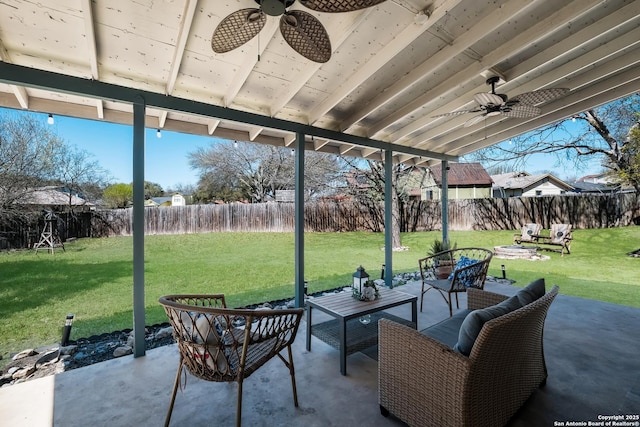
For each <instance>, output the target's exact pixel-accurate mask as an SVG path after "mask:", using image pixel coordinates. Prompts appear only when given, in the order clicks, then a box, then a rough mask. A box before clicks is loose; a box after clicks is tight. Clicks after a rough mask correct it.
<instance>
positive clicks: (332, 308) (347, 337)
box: [307, 288, 418, 375]
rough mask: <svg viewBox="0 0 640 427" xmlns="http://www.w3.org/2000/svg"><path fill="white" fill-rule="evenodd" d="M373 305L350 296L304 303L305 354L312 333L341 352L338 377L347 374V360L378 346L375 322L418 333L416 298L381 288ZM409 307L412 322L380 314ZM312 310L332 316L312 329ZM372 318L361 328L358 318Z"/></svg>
mask: <svg viewBox="0 0 640 427" xmlns="http://www.w3.org/2000/svg"><path fill="white" fill-rule="evenodd" d="M379 292H380V298H378V299H377V300H375V301H358V300H356V299H355V298H353V297H352V296H351V293H349V292H341V293H338V294H332V295H325V296H321V297H317V298H314V299H310V300H308V301H307V351H311V333H312V328H313V331H314V335H315V336H317V337H318V338H320V339H321V340H322V341H324V342H326V343H327V344H329V345H331V346H332V347H334V348H337V349H339V350H340V373H341V374H342V375H346V374H347V356H348V355H349V354H352V353H355V352H357V351H360V350H364V349H365V348H368V347H371V346H372V345H375V344H377V343H378V319H380V318H382V317H384V318H388V319H392V320H395V321H397V322H399V323H404V324H406V325H408V326H411V327H413V328H414V329H417V327H418V308H417V307H418V305H417V301H418V297H417V296H415V295H410V294H407V293H405V292H400V291H396V290H392V289H388V288H380V289H379ZM408 303H410V304H411V321H408V320H406V319H402V318H400V317H397V316H394V315H392V314H390V313H385V312H384V311H383V310H386V309H389V308H392V307H397V306H399V305H403V304H408ZM313 309H318V310H320V311H322V312H324V313H327V314H328V315H330V316H332V317H333V318H334V320H329V321H327V322H323V323H320V324H317V325H312V312H313ZM366 315H371V323H369V324H362V323H361V322H360V321H359V320H358V318H360V317H362V316H366Z"/></svg>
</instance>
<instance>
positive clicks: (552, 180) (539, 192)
mask: <svg viewBox="0 0 640 427" xmlns="http://www.w3.org/2000/svg"><path fill="white" fill-rule="evenodd" d="M491 179H492V180H493V187H492V190H493V197H497V198H500V197H537V196H555V195H560V194H566V193H567V192H569V191H573V190H574V188H573V187H572V186H571V185H569V184H567V183H566V182H564V181H562V180H561V179H559V178H556V177H555V176H553V175H551V174H550V173H545V174H541V175H530V174H529V173H527V172H509V173H502V174H498V175H491Z"/></svg>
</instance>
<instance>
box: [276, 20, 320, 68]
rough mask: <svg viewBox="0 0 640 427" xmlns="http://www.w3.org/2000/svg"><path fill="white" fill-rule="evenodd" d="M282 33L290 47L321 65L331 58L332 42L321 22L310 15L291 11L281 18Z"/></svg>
mask: <svg viewBox="0 0 640 427" xmlns="http://www.w3.org/2000/svg"><path fill="white" fill-rule="evenodd" d="M280 32H281V33H282V37H284V39H285V41H286V42H287V43H289V46H291V47H292V48H293V50H295V51H296V52H298V53H299V54H300V55H302V56H304V57H305V58H307V59H309V60H311V61H314V62H319V63H324V62H327V61H328V60H329V59H330V58H331V40H329V35H328V34H327V30H325V29H324V27H323V26H322V24H321V23H320V21H318V19H317V18H316V17H315V16H313V15H311V14H310V13H307V12H304V11H302V10H291V11H289V12H287V13H285V14H284V15H282V17H281V18H280Z"/></svg>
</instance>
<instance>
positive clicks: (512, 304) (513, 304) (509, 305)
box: [498, 295, 522, 314]
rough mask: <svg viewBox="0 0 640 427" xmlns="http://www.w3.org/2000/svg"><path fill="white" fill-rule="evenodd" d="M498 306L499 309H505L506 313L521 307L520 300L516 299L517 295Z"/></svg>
mask: <svg viewBox="0 0 640 427" xmlns="http://www.w3.org/2000/svg"><path fill="white" fill-rule="evenodd" d="M498 305H499V306H501V307H505V308H506V309H507V313H511V312H512V311H514V310H517V309H519V308H521V307H522V304H520V299H518V296H517V295H514V296H512V297H510V298H507V299H506V300H504V301H502V302H501V303H500V304H498ZM505 314H506V313H505Z"/></svg>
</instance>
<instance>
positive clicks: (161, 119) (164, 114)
mask: <svg viewBox="0 0 640 427" xmlns="http://www.w3.org/2000/svg"><path fill="white" fill-rule="evenodd" d="M168 115H169V112H168V111H167V110H160V115H158V129H162V128H163V127H164V123H165V122H166V121H167V116H168Z"/></svg>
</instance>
